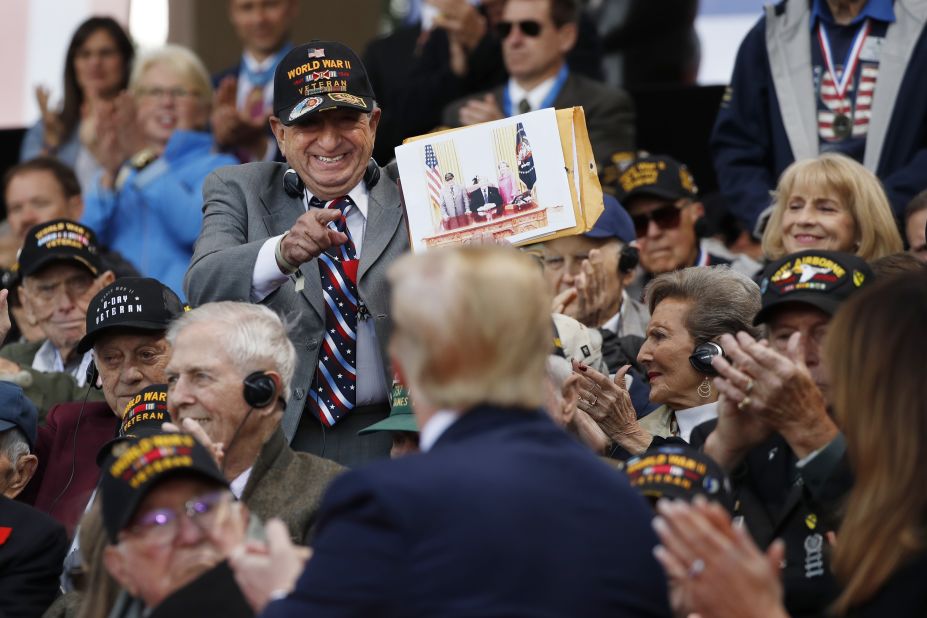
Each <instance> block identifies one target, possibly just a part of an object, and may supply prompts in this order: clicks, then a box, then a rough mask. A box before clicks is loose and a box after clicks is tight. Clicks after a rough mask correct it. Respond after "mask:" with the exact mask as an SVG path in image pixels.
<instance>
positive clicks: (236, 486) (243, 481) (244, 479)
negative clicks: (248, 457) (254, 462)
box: [229, 466, 254, 500]
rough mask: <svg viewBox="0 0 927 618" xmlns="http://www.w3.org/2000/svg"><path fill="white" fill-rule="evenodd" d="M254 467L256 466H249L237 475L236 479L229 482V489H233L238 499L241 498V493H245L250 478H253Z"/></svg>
mask: <svg viewBox="0 0 927 618" xmlns="http://www.w3.org/2000/svg"><path fill="white" fill-rule="evenodd" d="M253 469H254V466H252V467H250V468H248V469H247V470H245V471H244V472H242V473H241V474H239V475H238V476H236V477H235V480H234V481H232V482H231V483H229V489H231V490H232V494H233V495H234V496H235V499H236V500H241V494H243V493H245V486H246V485H247V484H248V479H250V478H251V470H253Z"/></svg>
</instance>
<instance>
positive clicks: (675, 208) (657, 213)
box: [631, 203, 689, 238]
mask: <svg viewBox="0 0 927 618" xmlns="http://www.w3.org/2000/svg"><path fill="white" fill-rule="evenodd" d="M688 205H689V203H685V204H679V205H677V204H666V205H665V206H660V207H659V208H657V209H656V210H651V211H650V212H647V213H641V214H637V215H631V221H633V222H634V233H635V234H637V237H638V238H641V237H642V236H646V235H647V228H649V227H650V222H651V221H653V222H654V223H656V224H657V227H658V228H660V229H661V230H675V229H676V228H677V227H679V220H680V215H681V213H682V209H683V208H685V207H686V206H688Z"/></svg>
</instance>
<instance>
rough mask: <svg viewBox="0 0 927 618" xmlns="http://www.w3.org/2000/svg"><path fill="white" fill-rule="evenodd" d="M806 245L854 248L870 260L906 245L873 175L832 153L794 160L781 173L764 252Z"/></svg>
mask: <svg viewBox="0 0 927 618" xmlns="http://www.w3.org/2000/svg"><path fill="white" fill-rule="evenodd" d="M806 249H823V250H828V251H844V252H847V253H855V254H856V255H858V256H860V257H861V258H863V259H864V260H867V261H869V260H874V259H876V258H880V257H882V256H885V255H890V254H892V253H898V252H899V251H901V250H902V249H903V245H902V241H901V234H900V233H899V232H898V225H897V224H896V222H895V218H894V216H893V215H892V209H891V206H889V203H888V198H887V197H886V196H885V191H884V190H883V189H882V184H881V183H880V182H879V179H878V178H876V176H875V174H873V173H872V172H870V171H869V170H867V169H866V168H865V167H863V166H862V165H860V164H859V163H857V162H856V161H854V160H853V159H851V158H849V157H847V156H844V155H841V154H837V153H833V152H829V153H825V154H822V155H820V156H818V157H815V158H813V159H802V160H801V161H796V162H795V163H793V164H792V165H790V166H789V167H788V168H786V170H785V171H784V172H782V176H780V177H779V186H778V187H776V191H775V201H774V203H773V206H772V213H771V214H770V217H769V221H768V222H767V224H766V231H765V232H764V233H763V252H764V253H765V254H766V257H767V258H769V259H770V260H777V259H779V258H781V257H783V256H785V255H788V254H789V253H795V252H798V251H804V250H806Z"/></svg>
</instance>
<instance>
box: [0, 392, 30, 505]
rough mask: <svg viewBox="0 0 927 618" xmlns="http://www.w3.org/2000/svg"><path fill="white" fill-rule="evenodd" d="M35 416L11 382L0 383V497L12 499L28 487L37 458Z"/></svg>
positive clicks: (25, 398)
mask: <svg viewBox="0 0 927 618" xmlns="http://www.w3.org/2000/svg"><path fill="white" fill-rule="evenodd" d="M37 431H38V412H36V409H35V406H34V405H32V402H31V401H29V399H28V398H27V397H26V395H25V393H23V389H22V388H20V387H19V386H17V385H15V384H13V383H11V382H0V495H3V496H6V497H7V498H15V497H16V496H18V495H19V492H21V491H22V490H23V488H24V487H25V486H26V485H27V484H28V483H29V480H30V479H31V478H32V475H33V474H35V468H36V465H37V464H38V458H37V457H36V456H35V455H34V454H33V451H34V450H35V441H36V433H37Z"/></svg>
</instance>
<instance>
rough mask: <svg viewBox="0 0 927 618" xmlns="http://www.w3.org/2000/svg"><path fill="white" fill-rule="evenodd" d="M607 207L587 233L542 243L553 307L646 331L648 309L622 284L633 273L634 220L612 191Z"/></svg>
mask: <svg viewBox="0 0 927 618" xmlns="http://www.w3.org/2000/svg"><path fill="white" fill-rule="evenodd" d="M604 201H605V210H603V211H602V214H601V215H599V218H598V219H597V220H596V222H595V225H594V226H593V227H592V229H591V230H589V231H588V232H586V233H585V234H577V235H575V236H563V237H561V238H555V239H553V240H548V241H546V242H544V243H543V244H542V251H543V261H544V278H545V279H546V280H547V284H548V286H549V287H550V291H551V294H553V295H554V307H553V310H554V312H556V313H563V314H565V315H568V316H570V317H571V318H575V319H577V320H579V321H580V322H582V323H583V324H585V325H586V326H591V327H594V328H602V329H605V330H608V331H610V332H611V333H614V334H616V335H618V336H625V335H637V336H639V337H643V336H644V331H645V330H646V329H647V322H648V320H650V313H649V312H648V311H647V307H645V306H644V304H643V303H642V302H640V301H638V300H634V299H633V298H630V297H629V296H628V294H627V292H625V290H624V287H625V285H627V284H628V283H630V282H631V280H632V279H633V278H634V269H635V268H636V267H637V262H638V258H637V250H636V249H635V248H634V247H632V246H631V243H633V242H634V241H635V235H634V224H633V223H632V222H631V217H630V216H628V213H627V211H625V209H624V208H623V207H622V206H621V204H619V203H618V201H617V200H616V199H615V198H614V197H612V196H610V195H605V196H604Z"/></svg>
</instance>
